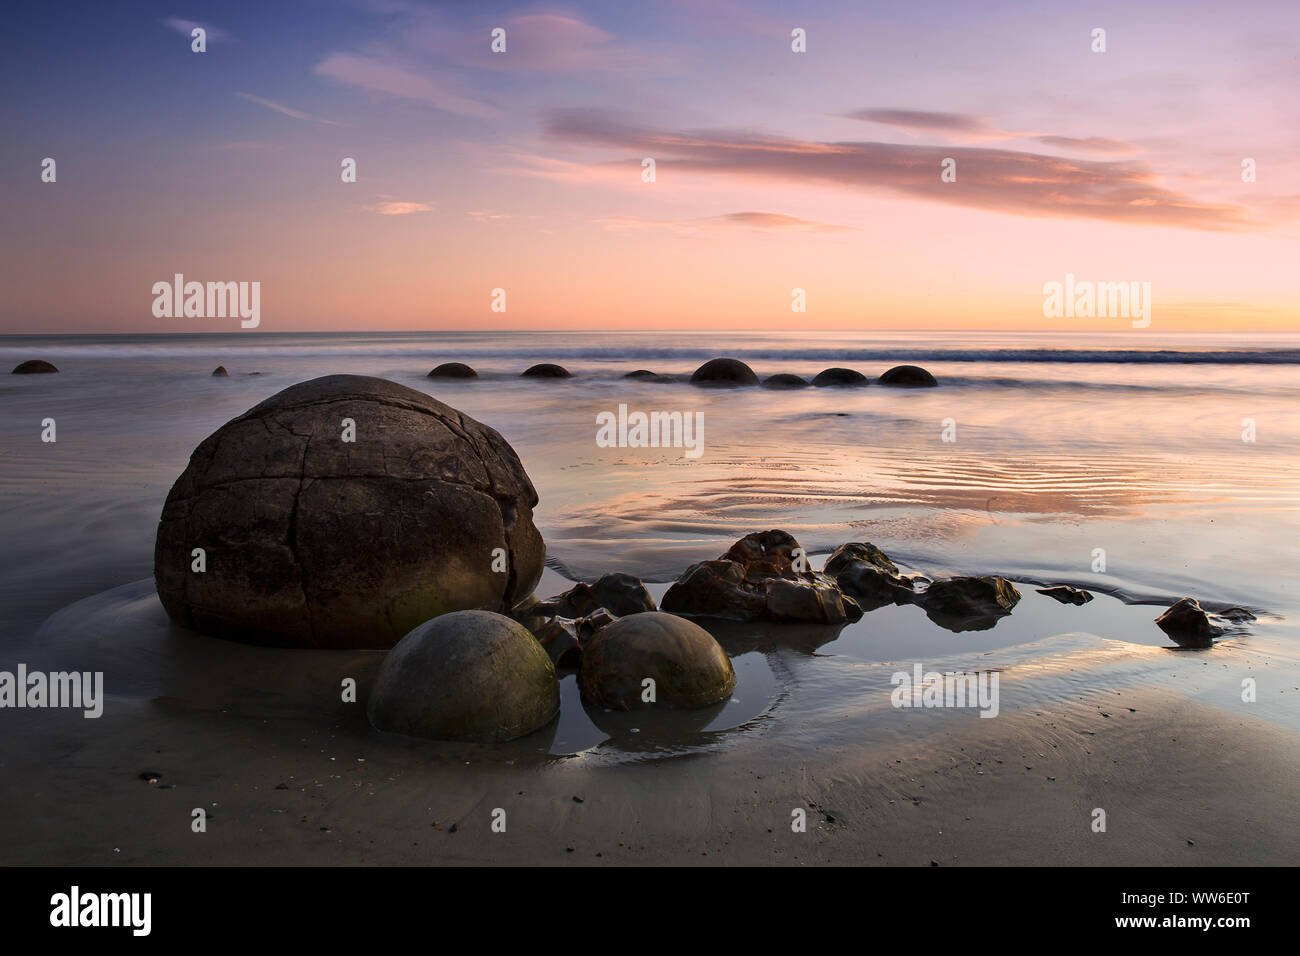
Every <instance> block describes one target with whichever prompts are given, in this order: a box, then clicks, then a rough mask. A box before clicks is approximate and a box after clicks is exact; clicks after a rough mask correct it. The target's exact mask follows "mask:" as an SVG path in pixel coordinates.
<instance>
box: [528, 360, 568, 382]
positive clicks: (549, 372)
mask: <svg viewBox="0 0 1300 956" xmlns="http://www.w3.org/2000/svg"><path fill="white" fill-rule="evenodd" d="M519 377H520V378H572V377H573V373H572V372H570V371H569V370H568V369H567V368H565V367H564V366H563V365H555V364H553V363H551V362H541V363H539V364H537V365H531V366H529V367H528V368H526V369H524V370H523V371H522V372H520V373H519Z"/></svg>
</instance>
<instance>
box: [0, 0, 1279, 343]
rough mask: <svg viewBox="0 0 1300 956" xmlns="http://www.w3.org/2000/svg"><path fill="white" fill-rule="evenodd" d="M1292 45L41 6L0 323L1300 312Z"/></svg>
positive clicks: (1054, 15) (1090, 35) (1269, 32)
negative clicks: (1128, 302)
mask: <svg viewBox="0 0 1300 956" xmlns="http://www.w3.org/2000/svg"><path fill="white" fill-rule="evenodd" d="M196 26H197V27H202V28H203V29H204V30H205V31H206V51H205V52H202V53H196V52H193V50H192V49H191V46H192V43H193V42H194V41H193V38H192V31H193V29H194V28H195V27H196ZM496 29H501V30H504V31H505V34H504V36H505V51H504V52H493V50H492V42H493V37H492V34H493V31H494V30H496ZM1098 29H1101V30H1104V31H1105V37H1104V39H1105V50H1104V52H1098V51H1096V50H1094V46H1096V44H1097V40H1096V39H1095V37H1094V32H1095V31H1096V30H1098ZM795 30H801V31H803V33H802V36H803V39H804V46H805V50H804V51H803V52H796V51H795V50H794V49H793V48H792V47H793V46H794V45H796V39H795V38H794V37H793V35H792V34H793V31H795ZM1297 51H1300V4H1297V3H1295V2H1292V0H1273V2H1250V0H1245V2H1237V3H1232V4H1223V3H1197V2H1177V3H1156V2H1141V0H1138V2H1133V0H1127V2H1120V3H1091V4H1086V5H1084V4H1054V3H1043V2H1014V3H1012V2H987V3H985V2H981V3H978V4H976V3H969V2H956V3H924V2H908V3H871V2H864V0H853V2H844V3H838V2H827V3H818V2H783V3H776V2H759V0H662V2H650V0H646V2H630V0H629V2H623V0H619V2H613V0H606V2H601V3H581V2H579V3H567V4H551V3H521V4H507V3H493V2H464V3H461V2H452V3H417V2H414V0H317V2H294V0H286V2H276V3H266V2H221V3H214V2H200V0H166V2H156V3H155V2H151V0H140V2H129V3H112V4H106V3H101V2H94V3H58V2H50V3H42V4H22V5H15V6H14V7H13V8H12V9H9V10H6V14H5V25H4V36H3V38H2V39H0V52H2V53H3V56H0V80H2V81H3V87H2V88H3V89H4V91H5V96H4V97H3V98H2V100H3V102H2V103H0V123H2V124H3V129H4V136H3V138H0V211H2V213H3V215H2V216H0V254H2V255H0V278H3V283H2V286H3V294H2V295H0V333H32V332H36V333H39V332H92V333H106V332H151V331H158V332H221V331H238V330H239V322H238V320H233V319H229V318H220V317H189V318H183V317H182V318H171V317H161V318H160V317H156V316H155V315H154V302H155V295H154V293H153V291H152V290H153V286H154V284H155V283H157V282H160V281H162V282H171V281H172V280H173V277H174V275H175V274H177V273H180V274H182V275H183V276H184V277H185V280H186V281H198V282H208V281H221V282H226V281H236V282H254V281H255V282H259V283H260V305H261V309H260V311H261V315H260V324H259V326H258V328H257V329H255V330H249V334H256V332H258V331H306V330H339V331H377V330H385V329H438V330H442V329H475V330H480V329H493V328H500V329H619V330H634V329H647V330H665V329H799V328H808V329H832V330H834V329H846V330H863V329H866V330H870V329H903V330H923V329H952V330H962V329H968V330H977V329H978V330H984V329H1008V330H1026V331H1031V330H1046V331H1068V332H1074V331H1083V330H1091V329H1098V330H1106V331H1121V330H1124V329H1127V328H1130V327H1131V323H1130V321H1129V319H1128V318H1125V317H1095V318H1080V317H1048V316H1045V315H1044V300H1045V298H1046V296H1045V294H1044V287H1045V284H1047V283H1051V282H1061V283H1063V282H1064V281H1065V279H1066V276H1067V275H1072V276H1074V277H1075V281H1076V282H1097V283H1099V282H1140V283H1150V288H1151V301H1152V306H1151V313H1152V315H1151V318H1152V321H1151V323H1150V325H1149V326H1148V328H1150V329H1153V330H1164V331H1170V330H1214V331H1234V332H1235V331H1253V330H1257V331H1295V330H1300V281H1297V275H1300V269H1297V263H1300V54H1298V52H1297ZM47 158H50V159H53V160H54V161H55V179H54V181H53V182H46V181H43V179H42V176H43V165H44V160H45V159H47ZM345 159H353V160H355V163H356V181H355V182H344V181H343V176H342V168H343V162H344V160H345ZM647 159H652V160H654V167H653V173H654V175H653V180H652V181H647V180H648V179H649V176H648V169H647V168H646V164H645V160H647ZM948 160H951V161H952V163H951V164H949V165H950V167H951V169H952V171H953V172H954V173H955V178H953V177H952V176H950V177H949V178H950V179H952V181H944V179H943V177H942V172H943V169H944V166H945V161H948ZM1246 160H1253V161H1254V162H1253V166H1254V171H1255V180H1254V181H1253V182H1248V181H1243V162H1245V161H1246ZM498 289H501V290H504V291H505V296H504V306H505V308H504V311H494V310H493V305H494V303H495V304H496V305H497V307H498V308H499V307H500V306H501V304H502V297H501V296H500V295H498V294H495V293H494V290H498ZM795 289H801V290H803V302H804V304H805V309H806V310H805V311H802V312H796V311H793V310H792V303H793V302H795V295H794V290H795ZM1135 334H1138V333H1137V332H1136V330H1135Z"/></svg>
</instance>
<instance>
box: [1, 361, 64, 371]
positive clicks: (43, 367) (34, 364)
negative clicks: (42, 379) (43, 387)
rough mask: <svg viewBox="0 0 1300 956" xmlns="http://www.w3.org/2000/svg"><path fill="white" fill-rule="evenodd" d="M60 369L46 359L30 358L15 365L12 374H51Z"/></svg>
mask: <svg viewBox="0 0 1300 956" xmlns="http://www.w3.org/2000/svg"><path fill="white" fill-rule="evenodd" d="M57 371H58V369H57V368H55V367H54V366H53V365H51V364H50V363H49V362H47V361H45V360H44V359H28V360H27V361H26V362H20V363H19V364H18V365H17V366H15V367H14V370H13V371H12V372H11V373H10V374H11V375H49V374H50V373H52V372H57Z"/></svg>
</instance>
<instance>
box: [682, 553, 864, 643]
mask: <svg viewBox="0 0 1300 956" xmlns="http://www.w3.org/2000/svg"><path fill="white" fill-rule="evenodd" d="M796 549H799V542H798V541H796V540H795V539H794V538H793V537H792V536H790V535H789V534H787V533H786V532H784V531H764V532H761V533H759V532H756V533H754V534H748V535H746V536H745V537H743V538H741V539H740V540H739V541H737V542H736V543H735V544H733V545H732V546H731V549H730V550H729V551H727V553H726V554H724V555H723V556H722V557H720V558H718V559H717V560H716V561H701V562H699V563H697V564H693V565H691V566H690V567H689V568H687V569H686V571H685V572H683V574H682V576H681V577H680V578H678V579H677V581H676V582H675V583H674V584H673V586H672V587H670V588H669V589H668V593H667V594H665V595H664V597H663V602H662V605H661V607H662V608H663V610H665V611H672V612H674V613H679V614H690V615H695V616H699V617H720V618H727V619H730V620H734V621H755V620H772V621H787V620H793V621H813V622H816V623H819V624H840V623H843V622H844V621H856V620H858V619H859V618H861V617H862V608H861V607H859V606H858V604H857V602H856V601H854V600H853V599H852V598H850V597H848V596H846V595H845V594H843V593H842V592H841V591H840V589H839V586H838V585H837V584H836V583H835V580H834V578H831V577H829V576H828V575H825V574H821V573H819V572H816V571H810V570H804V571H797V570H795V567H794V562H795V560H796V557H795V555H794V554H793V552H794V551H795V550H796ZM800 551H801V553H802V549H800ZM802 560H804V561H805V562H806V559H802Z"/></svg>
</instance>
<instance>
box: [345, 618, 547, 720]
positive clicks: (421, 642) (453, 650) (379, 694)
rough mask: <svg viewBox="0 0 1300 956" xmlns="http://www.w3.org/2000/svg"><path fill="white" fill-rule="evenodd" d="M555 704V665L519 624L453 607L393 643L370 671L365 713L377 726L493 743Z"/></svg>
mask: <svg viewBox="0 0 1300 956" xmlns="http://www.w3.org/2000/svg"><path fill="white" fill-rule="evenodd" d="M559 709H560V691H559V685H558V684H557V683H556V681H555V667H554V666H553V665H552V663H551V660H550V658H549V657H547V655H546V654H545V652H543V650H542V648H541V647H539V646H538V644H537V641H535V640H534V639H533V636H532V635H531V634H529V633H528V631H527V630H525V629H524V628H523V627H522V626H520V625H519V624H518V623H516V622H515V621H512V620H510V618H508V617H504V616H503V615H500V614H493V613H491V612H490V611H455V612H453V613H451V614H444V615H443V616H442V617H438V618H435V619H433V620H431V621H426V622H425V623H423V624H421V625H420V626H419V627H417V628H415V629H414V630H412V631H411V632H410V633H409V634H407V635H406V636H405V637H403V638H402V639H401V640H400V641H398V642H397V645H396V646H395V647H394V648H393V649H392V650H391V651H389V653H388V656H387V657H385V658H384V662H383V663H382V664H381V665H380V666H379V672H378V674H377V675H376V677H375V684H374V687H373V689H372V690H371V693H370V699H369V702H368V704H367V708H366V710H367V715H368V716H369V718H370V722H371V724H373V725H374V726H375V728H377V729H378V730H384V731H389V732H391V733H398V734H407V735H409V736H412V737H427V738H430V739H433V740H471V741H481V742H495V741H504V740H514V739H515V738H516V737H522V736H524V735H525V734H529V733H532V732H533V731H534V730H537V729H538V728H539V727H542V726H543V725H545V724H546V723H548V722H549V721H550V720H551V718H553V717H554V716H555V715H556V713H558V712H559Z"/></svg>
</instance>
